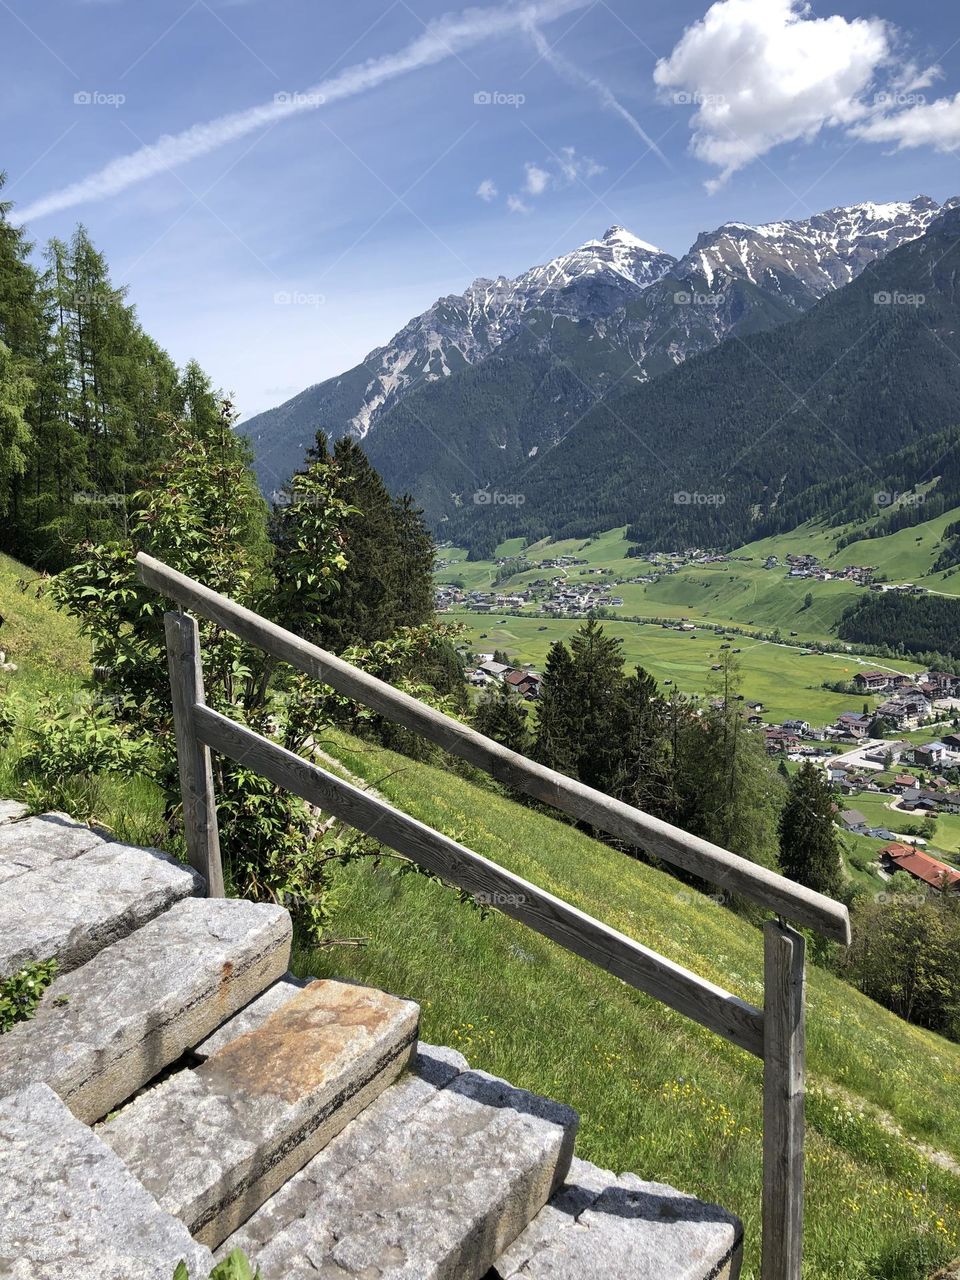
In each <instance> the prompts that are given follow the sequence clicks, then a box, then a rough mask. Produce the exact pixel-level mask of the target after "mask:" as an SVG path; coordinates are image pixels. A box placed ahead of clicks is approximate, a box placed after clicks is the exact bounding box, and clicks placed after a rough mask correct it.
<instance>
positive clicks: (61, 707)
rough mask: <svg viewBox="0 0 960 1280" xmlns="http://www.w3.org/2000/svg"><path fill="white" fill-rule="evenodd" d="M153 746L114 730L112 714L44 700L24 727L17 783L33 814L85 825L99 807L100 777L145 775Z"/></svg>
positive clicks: (97, 708)
mask: <svg viewBox="0 0 960 1280" xmlns="http://www.w3.org/2000/svg"><path fill="white" fill-rule="evenodd" d="M152 752H153V745H152V743H151V741H150V739H149V738H148V737H146V736H141V735H137V734H135V733H133V732H132V730H130V729H129V728H128V727H127V726H125V725H122V724H119V723H118V722H117V720H116V719H115V717H114V714H113V710H112V709H109V708H107V707H105V706H96V705H93V704H88V705H82V704H81V705H78V704H77V703H75V702H70V701H68V700H66V699H62V698H61V699H55V698H51V699H45V700H44V701H42V702H41V703H39V705H38V707H37V714H36V717H35V719H33V720H32V721H31V722H30V723H28V724H27V725H26V726H25V729H24V739H23V746H22V750H21V752H20V756H19V759H18V761H17V777H18V779H19V780H20V781H21V782H22V783H23V787H24V796H25V798H26V800H27V801H28V803H29V804H30V805H31V807H32V808H34V809H64V810H67V811H69V812H70V813H71V814H73V816H74V817H76V818H80V819H84V820H86V819H90V818H92V817H94V816H95V815H96V813H97V812H98V811H99V809H100V807H101V799H102V794H103V787H104V782H105V776H106V775H109V774H114V775H117V776H120V777H125V778H133V777H136V776H137V775H139V774H144V773H149V763H150V757H151V755H152Z"/></svg>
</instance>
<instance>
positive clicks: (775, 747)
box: [436, 549, 960, 893]
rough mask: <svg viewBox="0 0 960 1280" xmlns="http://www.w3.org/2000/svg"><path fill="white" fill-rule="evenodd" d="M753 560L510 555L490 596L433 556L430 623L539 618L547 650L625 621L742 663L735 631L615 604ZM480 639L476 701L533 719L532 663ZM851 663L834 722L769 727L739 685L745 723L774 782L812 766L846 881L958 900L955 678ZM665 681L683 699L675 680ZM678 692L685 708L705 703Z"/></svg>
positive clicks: (456, 564) (818, 565)
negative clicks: (777, 764) (584, 630)
mask: <svg viewBox="0 0 960 1280" xmlns="http://www.w3.org/2000/svg"><path fill="white" fill-rule="evenodd" d="M750 559H751V557H748V556H737V555H724V554H716V553H711V552H708V551H703V550H699V549H691V550H688V551H683V552H661V553H651V554H650V555H649V556H648V557H645V558H644V559H643V560H640V559H639V558H637V561H636V568H637V570H638V572H636V573H630V572H627V573H625V572H624V571H623V566H622V565H621V566H616V567H611V566H609V565H606V566H604V565H597V564H595V563H592V562H591V559H590V558H588V557H587V556H584V555H582V554H577V553H576V552H567V553H563V554H554V555H544V556H542V557H539V558H535V559H534V558H529V559H528V558H527V557H526V556H525V555H524V554H523V553H522V552H519V553H514V554H511V555H501V556H499V557H498V558H497V559H496V560H495V561H494V562H493V565H494V571H493V574H492V577H493V583H492V584H491V585H490V586H482V585H477V586H473V585H468V584H467V583H466V582H464V581H462V580H459V581H458V580H457V572H456V571H457V570H458V569H459V568H462V567H463V561H462V560H460V561H458V560H446V559H444V551H443V550H441V552H440V558H439V559H438V562H437V570H438V579H439V580H438V583H437V588H436V606H437V609H438V610H439V611H441V612H448V613H449V612H454V613H458V614H465V615H471V614H472V615H476V616H477V625H478V626H482V625H483V618H484V615H486V616H487V617H490V615H493V614H499V615H502V617H501V619H500V622H501V624H502V625H509V623H510V622H512V621H513V620H515V619H518V618H525V617H526V618H529V619H531V621H533V620H537V619H542V620H543V621H542V622H541V623H540V625H538V626H537V628H536V629H537V631H538V632H541V633H546V634H545V635H544V640H546V638H547V637H548V636H552V626H553V625H555V624H556V623H557V622H558V621H559V620H561V619H563V620H567V619H569V620H571V623H572V624H575V621H576V620H578V619H585V618H587V617H594V618H600V619H607V620H611V619H623V620H624V621H635V622H636V623H638V624H640V623H644V624H646V628H647V629H649V628H650V626H651V624H655V625H656V626H657V627H659V628H660V629H661V630H662V631H664V632H678V633H681V636H683V637H684V638H689V639H694V638H698V637H699V636H704V637H706V638H708V639H709V640H710V641H711V642H713V641H720V642H722V643H720V644H719V650H729V651H730V652H731V654H732V655H739V654H740V653H741V652H742V651H743V650H742V647H741V646H742V645H749V644H750V643H751V641H750V640H749V639H748V638H746V637H745V636H744V635H742V634H740V635H738V633H737V630H736V629H735V628H732V627H727V628H724V627H723V626H722V625H718V624H713V623H706V622H705V621H704V620H703V619H700V618H696V619H695V618H693V617H691V616H686V615H680V616H676V617H664V618H654V617H653V616H651V615H647V616H646V617H643V618H641V617H639V616H637V617H635V618H632V619H631V618H625V616H624V603H625V595H626V594H627V593H628V592H629V590H630V589H631V588H633V589H634V590H636V588H638V587H644V586H648V585H652V584H655V583H659V582H662V581H663V580H664V579H667V578H670V577H671V576H672V575H677V574H680V573H681V571H683V570H691V569H693V570H702V569H707V570H710V571H713V572H717V571H718V570H722V569H724V568H727V567H731V566H732V567H734V568H736V565H735V562H737V561H741V562H743V561H748V560H750ZM626 564H627V565H629V561H627V562H626ZM630 567H632V566H630ZM752 567H754V568H761V567H762V569H763V571H764V572H765V573H766V574H770V575H776V576H777V577H778V578H779V577H782V578H784V579H786V580H787V581H788V582H789V583H794V584H796V583H798V582H799V583H801V584H806V583H808V582H813V583H825V582H840V583H849V584H851V585H852V586H855V587H856V588H859V589H860V590H861V591H862V590H863V589H864V588H867V589H870V590H873V591H878V592H879V591H901V592H907V593H911V594H921V593H922V592H923V591H924V590H925V589H924V588H922V587H917V586H916V585H914V584H913V583H891V582H889V581H887V580H885V575H883V574H882V573H881V572H879V571H878V569H877V568H875V567H870V566H862V565H854V564H848V565H844V566H842V567H839V568H836V567H827V566H826V565H825V564H824V563H822V561H821V560H820V559H819V558H818V557H817V556H816V555H814V554H810V553H805V552H801V553H787V554H785V555H783V556H782V557H781V556H778V555H775V554H772V555H769V556H767V557H765V558H764V559H763V560H761V561H760V563H759V564H758V565H755V566H752ZM451 578H453V580H452V581H451V580H450V579H451ZM443 579H446V580H443ZM807 601H808V603H809V597H807ZM550 619H553V620H554V624H551V622H550ZM487 625H491V624H489V623H488V624H487ZM489 634H490V633H489V632H485V631H479V632H477V636H478V638H477V640H476V641H475V642H474V643H475V644H476V648H474V647H472V646H471V647H469V651H468V653H467V654H466V657H467V661H468V665H467V672H466V675H467V680H468V682H469V684H470V685H471V686H472V687H473V688H474V689H475V690H476V693H477V696H478V697H479V696H482V694H483V691H484V690H488V689H497V688H506V689H507V690H510V691H511V692H512V693H513V694H514V695H515V696H516V697H518V698H519V699H522V700H524V701H525V702H527V703H529V704H531V706H530V708H529V709H530V714H532V715H533V716H535V715H536V711H535V703H536V700H537V698H538V696H539V692H540V687H541V680H542V677H541V674H540V671H539V670H537V666H538V664H537V663H534V662H528V661H520V660H519V659H518V658H517V657H516V655H513V654H511V653H510V652H509V649H506V650H505V649H504V647H503V645H502V644H500V643H494V642H493V641H492V640H490V639H488V636H489ZM681 636H678V637H677V639H678V641H679V640H680V638H681ZM484 639H487V645H486V646H485V645H484V644H483V641H484ZM738 639H739V641H740V643H739V644H736V647H735V642H736V641H737V640H738ZM767 639H769V637H768V638H767ZM775 642H776V643H778V644H784V645H785V646H789V647H790V648H791V649H792V652H793V653H794V654H801V655H808V654H810V656H813V654H812V653H811V650H810V649H808V648H805V647H804V643H805V642H804V640H803V639H802V638H800V636H798V633H797V632H796V631H790V632H789V637H787V636H783V637H781V636H780V634H779V632H777V636H776V641H775ZM708 656H710V657H712V658H713V659H714V661H712V662H711V663H710V665H709V668H708V669H709V671H710V672H711V673H717V672H718V671H720V670H721V665H722V662H721V660H722V658H723V654H722V653H721V652H719V651H718V652H711V653H710V655H708ZM857 661H858V664H859V667H858V669H857V671H856V674H854V675H853V677H852V679H849V681H847V682H846V683H845V684H844V685H837V686H835V691H836V692H837V693H841V692H842V694H843V697H844V700H845V701H847V702H848V706H847V707H846V709H843V710H840V711H839V712H838V714H836V715H835V716H834V717H833V718H830V719H824V720H823V721H822V722H817V721H816V720H815V719H814V718H812V717H809V716H808V717H803V716H802V715H799V714H798V715H789V716H773V715H771V714H770V711H769V708H768V706H767V705H766V704H765V703H764V702H763V701H759V700H756V699H752V698H750V697H749V696H748V693H749V681H746V682H745V685H744V688H745V690H747V692H746V693H740V694H738V695H737V699H738V701H739V702H740V703H741V704H742V714H743V717H744V719H745V721H746V722H747V723H748V724H749V725H750V726H751V727H752V728H754V729H755V730H756V731H757V732H759V733H762V734H763V736H764V739H765V744H766V750H767V754H768V755H769V756H771V757H773V758H775V759H779V760H781V761H782V762H783V767H784V769H785V770H788V771H792V770H793V769H795V768H797V767H799V765H800V763H802V762H803V761H804V760H812V761H814V762H815V763H817V764H818V765H819V766H820V767H821V768H823V769H824V771H825V772H826V773H827V775H828V777H829V780H830V782H831V783H832V784H833V786H834V787H835V790H836V794H837V800H836V821H837V825H838V826H839V827H840V828H841V830H842V832H843V833H844V839H845V844H846V846H847V854H848V859H847V866H848V871H849V872H850V874H851V875H852V877H853V878H854V879H858V880H860V881H861V883H864V882H865V881H866V882H869V883H872V885H873V887H874V888H875V889H878V888H879V889H882V884H883V882H884V881H885V880H889V878H890V877H891V876H893V875H896V874H897V873H898V872H899V873H906V875H908V876H910V877H911V878H912V880H913V881H914V882H915V883H916V885H917V887H918V890H919V891H920V892H924V893H939V892H943V891H960V675H958V674H953V673H950V672H945V671H935V670H933V671H932V670H912V671H910V670H895V669H893V668H891V667H889V666H887V665H886V664H883V665H881V664H878V665H877V666H876V667H871V666H870V665H869V662H868V660H864V659H862V658H860V659H857ZM662 683H663V685H664V686H668V687H670V686H672V687H673V688H678V687H682V685H681V681H680V680H677V681H676V682H675V681H674V680H673V679H672V678H667V679H664V680H663V681H662ZM665 691H667V692H669V691H670V689H669V688H667V689H666V690H665ZM683 691H684V692H688V693H690V696H693V697H695V698H696V697H700V696H704V697H705V696H707V695H706V694H703V695H701V694H698V693H696V692H693V691H690V690H686V689H684V690H683Z"/></svg>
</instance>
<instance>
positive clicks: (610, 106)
mask: <svg viewBox="0 0 960 1280" xmlns="http://www.w3.org/2000/svg"><path fill="white" fill-rule="evenodd" d="M526 26H527V29H528V31H529V34H530V38H531V39H532V40H533V43H534V47H535V48H536V50H537V53H538V54H539V55H540V57H541V58H543V60H544V62H546V63H547V64H548V65H549V66H551V67H553V69H554V71H556V73H557V75H559V76H562V77H563V79H564V80H566V81H567V83H568V84H582V85H584V86H585V87H586V88H587V89H590V90H591V91H592V92H593V93H594V94H595V95H596V97H597V99H598V101H599V102H600V105H601V106H602V107H606V109H607V110H608V111H612V112H613V113H614V114H615V115H618V116H619V117H620V119H621V120H624V121H626V123H627V124H628V125H629V127H630V128H631V129H632V130H633V132H634V133H635V134H636V135H637V137H638V138H641V139H642V140H643V141H644V142H645V143H646V144H647V146H648V147H649V148H650V150H651V151H652V152H653V153H654V155H657V156H659V157H660V159H661V160H662V161H663V163H664V164H665V165H667V167H668V168H669V167H670V164H669V161H668V160H667V157H666V156H665V155H664V154H663V152H662V151H661V150H660V148H659V147H658V146H657V144H656V143H655V142H654V140H653V139H652V138H651V137H650V135H649V134H648V133H647V131H646V129H644V127H643V125H641V123H640V121H639V120H638V119H637V118H636V116H634V115H632V114H631V113H630V112H629V111H628V110H627V108H626V107H625V106H624V105H623V104H622V103H621V102H620V101H619V100H618V99H617V98H616V96H615V95H614V93H613V90H612V89H610V88H609V86H607V85H605V84H604V83H603V81H602V80H598V79H597V77H596V76H592V75H590V74H589V72H587V71H582V70H581V69H580V67H577V66H574V64H573V63H572V62H570V61H568V59H566V58H565V57H564V56H563V55H562V54H560V53H557V51H556V49H555V48H554V47H553V46H552V45H551V44H550V43H549V42H548V41H547V39H546V37H545V36H544V34H543V32H542V31H539V30H538V29H537V26H536V21H535V20H534V19H528V21H527V23H526Z"/></svg>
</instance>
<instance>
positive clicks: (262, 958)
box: [0, 801, 741, 1280]
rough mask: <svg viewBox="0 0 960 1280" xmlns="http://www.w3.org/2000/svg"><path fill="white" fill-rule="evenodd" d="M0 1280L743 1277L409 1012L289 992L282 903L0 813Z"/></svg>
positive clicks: (705, 1217) (347, 989) (520, 1094)
mask: <svg viewBox="0 0 960 1280" xmlns="http://www.w3.org/2000/svg"><path fill="white" fill-rule="evenodd" d="M0 885H2V886H3V893H2V895H0V977H8V976H10V975H11V974H12V973H14V972H16V971H17V970H19V969H20V968H22V967H23V966H24V965H26V964H29V963H32V962H34V961H38V960H45V959H48V958H50V957H53V956H55V957H56V958H57V959H58V961H59V963H60V971H59V974H58V976H57V977H56V979H55V980H54V982H53V983H52V984H51V986H50V988H49V989H48V991H47V992H46V994H45V996H44V999H43V1001H42V1002H41V1005H40V1007H39V1009H38V1011H37V1014H36V1016H35V1018H34V1019H33V1020H31V1021H29V1022H24V1023H20V1024H18V1025H17V1026H16V1027H14V1028H13V1029H12V1030H11V1031H10V1032H8V1033H7V1034H6V1035H4V1036H2V1037H0V1277H11V1278H12V1280H46V1278H47V1277H50V1278H51V1280H52V1278H53V1277H57V1278H58V1280H64V1278H66V1280H73V1278H74V1277H76V1278H77V1280H80V1277H84V1278H86V1277H88V1276H89V1277H93V1276H96V1277H97V1280H104V1278H106V1280H134V1278H136V1280H172V1277H173V1271H174V1268H175V1267H176V1265H177V1263H178V1262H179V1261H180V1260H181V1259H183V1260H184V1261H186V1263H187V1265H188V1268H189V1270H190V1275H191V1278H192V1280H200V1278H202V1280H206V1277H207V1276H208V1274H209V1271H210V1269H211V1268H212V1267H213V1266H214V1264H215V1261H216V1260H217V1259H219V1258H221V1257H224V1256H226V1255H227V1254H228V1253H229V1252H230V1251H231V1250H232V1249H234V1248H237V1247H239V1248H242V1249H243V1250H244V1251H245V1252H246V1253H247V1254H248V1256H249V1257H250V1258H251V1260H252V1261H253V1262H254V1263H256V1264H257V1265H259V1267H260V1269H261V1273H262V1276H263V1280H301V1278H302V1280H308V1278H309V1280H348V1278H349V1280H513V1278H514V1277H515V1278H516V1280H520V1278H521V1277H523V1278H526V1280H541V1278H542V1280H546V1278H547V1277H550V1280H567V1278H573V1277H577V1278H578V1280H629V1278H630V1277H636V1280H708V1278H709V1280H726V1278H727V1277H730V1278H731V1280H735V1277H736V1276H737V1275H738V1273H739V1268H740V1249H741V1231H740V1224H739V1222H738V1221H737V1220H736V1219H735V1218H734V1217H732V1215H730V1214H728V1213H726V1212H724V1211H723V1210H721V1209H718V1208H716V1207H715V1206H711V1205H706V1204H703V1203H701V1202H700V1201H698V1200H696V1199H693V1198H692V1197H689V1196H685V1195H682V1194H681V1193H680V1192H677V1191H675V1190H673V1189H672V1188H670V1187H665V1186H661V1185H658V1184H655V1183H647V1182H643V1181H641V1180H640V1179H639V1178H636V1177H633V1176H632V1175H629V1174H626V1175H622V1176H620V1177H617V1176H616V1175H614V1174H612V1173H609V1172H606V1171H604V1170H601V1169H598V1168H596V1167H595V1166H593V1165H590V1164H587V1163H585V1162H584V1161H582V1160H579V1159H576V1158H575V1156H574V1139H575V1136H576V1129H577V1117H576V1114H575V1113H574V1112H573V1111H571V1110H570V1109H569V1108H568V1107H565V1106H563V1105H562V1104H559V1103H556V1102H552V1101H549V1100H548V1099H545V1098H540V1097H537V1096H535V1095H533V1094H531V1093H528V1092H526V1091H524V1090H522V1089H516V1088H514V1087H513V1086H511V1085H509V1084H508V1083H506V1082H505V1081H503V1080H498V1079H496V1078H494V1077H492V1076H490V1075H487V1074H486V1073H484V1072H481V1071H474V1070H471V1069H470V1067H469V1065H468V1063H467V1062H466V1060H465V1059H464V1058H463V1057H462V1056H461V1055H460V1054H458V1053H456V1052H454V1051H452V1050H450V1049H442V1048H435V1047H431V1046H428V1045H424V1044H420V1043H419V1042H418V1025H419V1009H418V1007H417V1005H416V1004H414V1003H413V1002H412V1001H410V1000H405V999H401V998H398V997H397V996H394V995H389V994H387V993H386V992H382V991H378V990H375V989H372V988H369V987H365V986H361V985H359V984H357V983H353V982H347V981H333V980H325V981H319V982H316V981H306V982H302V981H298V980H297V979H294V978H293V977H291V976H290V975H289V974H288V973H287V968H288V964H289V956H290V941H291V927H290V920H289V917H288V915H287V913H286V912H285V911H284V910H282V909H281V908H279V907H274V906H269V905H265V904H257V903H251V902H245V901H236V900H225V899H207V898H203V897H200V896H198V895H199V894H200V893H201V892H202V888H203V886H202V884H201V883H200V882H199V881H198V878H197V877H196V875H195V874H194V873H193V872H192V871H190V870H189V869H187V868H185V867H183V866H181V865H180V864H178V863H176V862H174V861H172V860H171V859H169V858H167V857H166V856H165V855H163V854H161V853H158V852H157V851H156V850H149V849H139V848H132V847H129V846H124V845H120V844H117V843H115V842H113V841H111V840H110V839H109V837H108V836H106V835H103V834H100V833H97V832H95V831H91V830H90V829H89V828H87V827H84V826H81V825H80V824H77V823H74V822H72V821H71V820H70V819H69V818H66V817H64V816H63V815H59V814H45V815H43V816H42V817H34V818H30V817H27V816H26V815H25V812H24V810H23V808H22V806H17V805H14V804H12V803H11V802H2V801H0Z"/></svg>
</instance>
